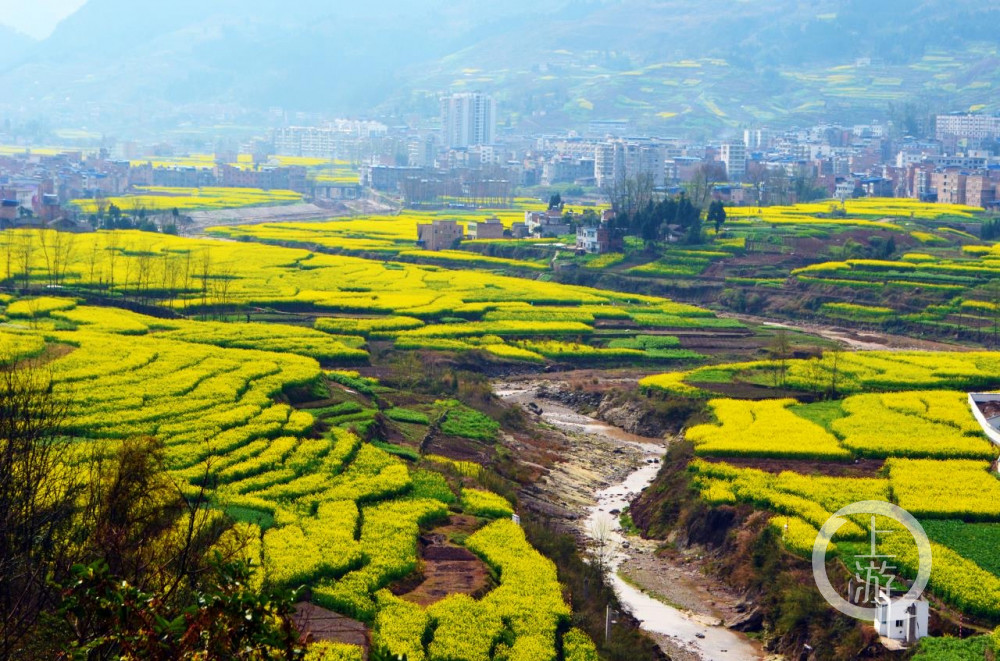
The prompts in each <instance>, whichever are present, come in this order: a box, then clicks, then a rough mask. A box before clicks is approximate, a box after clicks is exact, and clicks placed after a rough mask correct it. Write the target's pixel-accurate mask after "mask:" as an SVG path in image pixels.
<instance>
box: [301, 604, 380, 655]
mask: <svg viewBox="0 0 1000 661" xmlns="http://www.w3.org/2000/svg"><path fill="white" fill-rule="evenodd" d="M292 620H293V621H294V622H295V628H296V629H298V630H299V636H300V638H301V640H303V641H304V642H309V643H311V642H318V641H321V640H328V641H332V642H335V643H347V644H349V645H357V646H358V647H360V648H361V649H363V650H364V658H366V659H367V658H368V651H369V648H370V646H371V642H370V640H369V634H368V627H366V626H365V625H364V623H362V622H358V621H357V620H352V619H351V618H349V617H344V616H343V615H340V614H338V613H334V612H333V611H330V610H327V609H325V608H320V607H319V606H317V605H315V604H311V603H309V602H307V601H303V602H301V603H298V604H295V613H294V614H293V615H292Z"/></svg>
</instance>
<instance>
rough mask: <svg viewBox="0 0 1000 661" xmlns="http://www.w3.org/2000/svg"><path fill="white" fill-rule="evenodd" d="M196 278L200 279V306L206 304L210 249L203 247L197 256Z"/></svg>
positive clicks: (210, 265) (210, 262)
mask: <svg viewBox="0 0 1000 661" xmlns="http://www.w3.org/2000/svg"><path fill="white" fill-rule="evenodd" d="M198 279H199V280H200V281H201V306H202V307H203V308H204V307H207V306H208V291H209V287H208V281H209V280H211V279H212V251H211V250H209V249H208V248H203V249H202V251H201V254H200V255H199V256H198Z"/></svg>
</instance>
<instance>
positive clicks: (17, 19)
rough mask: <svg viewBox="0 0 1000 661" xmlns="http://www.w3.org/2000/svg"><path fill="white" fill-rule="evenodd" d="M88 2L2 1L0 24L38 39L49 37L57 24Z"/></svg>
mask: <svg viewBox="0 0 1000 661" xmlns="http://www.w3.org/2000/svg"><path fill="white" fill-rule="evenodd" d="M85 2H86V0H0V23H4V24H6V25H9V26H10V27H12V28H15V29H17V30H20V31H21V32H24V33H25V34H29V35H31V36H32V37H35V38H37V39H42V38H44V37H47V36H49V33H51V32H52V30H53V28H55V27H56V23H58V22H59V21H61V20H62V19H64V18H66V17H67V16H69V15H70V14H72V13H73V12H74V11H76V10H77V9H78V8H79V7H80V6H81V5H82V4H84V3H85Z"/></svg>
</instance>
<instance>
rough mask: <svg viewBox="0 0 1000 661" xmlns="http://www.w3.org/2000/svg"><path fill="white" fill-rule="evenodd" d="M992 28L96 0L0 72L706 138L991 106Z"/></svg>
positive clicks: (755, 7)
mask: <svg viewBox="0 0 1000 661" xmlns="http://www.w3.org/2000/svg"><path fill="white" fill-rule="evenodd" d="M998 24H1000V6H996V5H994V4H993V3H983V2H980V1H979V0H924V1H922V2H919V1H918V2H914V1H912V0H884V1H883V2H880V3H877V4H873V3H870V2H862V0H811V1H809V2H802V1H798V0H776V1H774V2H770V3H761V2H751V1H749V0H742V1H741V0H735V1H734V0H699V1H698V2H694V1H692V0H683V1H681V0H660V1H653V0H619V1H613V0H606V1H603V2H601V1H586V0H533V1H529V0H507V1H505V2H503V3H479V2H472V1H471V0H465V1H463V2H457V1H455V0H371V1H369V2H364V3H343V2H336V3H330V2H327V1H325V0H295V1H294V2H284V3H282V2H278V1H277V0H256V1H244V2H238V1H237V0H213V1H212V2H209V3H206V2H203V1H201V0H174V1H173V2H171V3H162V2H157V3H142V6H141V8H139V7H138V5H137V4H136V3H133V2H127V1H126V0H90V1H89V2H88V3H87V4H86V5H84V6H83V7H82V8H81V9H80V10H79V11H78V12H77V13H76V14H74V15H73V16H71V17H69V18H68V19H66V20H65V21H63V23H62V24H60V26H59V27H58V28H57V29H56V31H55V32H54V33H53V35H52V36H51V37H50V38H49V39H47V40H46V41H44V42H42V43H41V44H39V45H38V46H37V47H36V48H34V49H33V51H32V53H31V55H30V56H29V57H27V58H25V59H23V60H19V61H18V64H17V65H16V66H12V67H9V68H8V69H7V70H6V71H5V72H4V73H3V74H2V79H3V80H4V81H6V82H7V83H9V84H14V85H15V86H16V88H17V89H20V90H23V92H24V95H25V96H27V97H34V98H36V99H38V100H39V101H40V103H41V104H42V105H49V106H50V107H56V106H58V104H61V103H63V102H64V100H65V99H67V98H69V99H71V102H72V103H76V102H78V101H99V102H102V103H103V104H106V105H108V106H119V105H124V106H127V105H131V104H137V103H145V102H165V103H167V104H189V103H204V102H213V103H214V102H223V103H226V102H229V103H238V104H242V105H245V106H249V107H258V108H267V107H272V106H281V107H284V108H288V109H302V110H328V111H334V112H342V113H349V114H364V113H368V112H370V111H372V110H373V109H378V110H379V111H381V112H384V113H388V114H405V113H408V112H413V111H417V112H425V113H430V112H433V110H434V108H435V105H436V104H435V97H436V95H437V94H438V93H439V92H440V91H442V90H446V89H472V88H477V89H484V90H487V91H491V92H494V93H495V94H496V95H497V96H498V97H499V98H500V99H501V101H502V105H501V108H502V110H503V114H504V115H507V114H509V115H512V119H513V120H514V121H519V122H524V124H525V126H529V127H530V126H532V125H537V126H539V127H555V126H565V125H582V124H583V123H585V122H586V121H587V120H589V119H611V118H628V119H631V120H633V121H634V122H635V124H636V126H638V127H644V128H650V129H655V130H658V131H673V130H680V129H688V130H689V129H699V128H701V129H704V130H706V131H717V130H718V129H720V128H724V127H727V126H728V127H733V128H735V127H738V126H740V125H742V124H746V123H754V122H756V123H765V122H766V123H784V122H793V121H803V120H809V119H812V118H816V117H820V116H833V117H841V118H843V117H856V118H865V117H868V116H869V115H871V116H874V115H872V113H874V112H878V113H880V114H881V113H882V112H884V110H885V108H886V106H887V105H888V104H889V103H892V104H895V105H896V106H897V107H898V106H902V105H905V104H907V103H909V102H912V101H914V100H919V101H921V102H922V103H923V104H924V105H927V106H931V107H940V108H948V109H964V108H968V107H976V108H980V107H981V108H984V109H987V110H998V109H1000V91H998V90H1000V73H998V72H1000V53H998V46H997V40H996V38H995V26H996V25H998ZM3 44H4V41H3V40H2V39H0V66H2V64H3V62H4V60H3V50H2V49H3V48H4V45H3ZM20 48H21V49H22V50H23V48H24V46H23V45H22V46H21V47H20ZM11 61H12V60H10V59H8V60H7V62H8V63H10V62H11ZM868 118H869V119H870V117H868Z"/></svg>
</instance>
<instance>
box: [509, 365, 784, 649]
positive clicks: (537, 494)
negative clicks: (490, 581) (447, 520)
mask: <svg viewBox="0 0 1000 661" xmlns="http://www.w3.org/2000/svg"><path fill="white" fill-rule="evenodd" d="M543 384H544V388H543V390H544V389H548V390H550V391H551V390H552V389H554V388H559V387H561V386H562V387H566V384H559V383H557V382H555V383H554V382H553V381H552V380H548V379H546V380H531V379H529V380H525V381H506V382H500V383H495V384H494V391H495V392H496V394H497V395H498V396H499V397H501V398H502V399H504V400H505V401H507V402H509V403H513V404H518V405H520V406H521V407H523V408H524V410H525V411H526V412H528V413H529V414H532V415H533V416H534V417H535V418H536V419H537V421H538V423H539V424H541V425H545V426H548V427H549V428H551V429H552V430H553V431H554V432H555V433H558V434H561V435H562V436H563V437H564V438H565V440H566V448H567V450H566V452H565V453H564V455H563V457H562V458H563V461H560V462H559V463H557V464H556V465H555V466H553V468H552V469H551V470H550V471H549V472H548V473H547V475H545V476H544V477H543V478H542V479H541V480H539V481H538V482H537V483H536V484H534V485H532V486H531V487H529V488H527V489H525V491H524V492H523V493H522V495H521V500H522V504H523V505H525V506H527V507H529V508H531V509H534V510H535V511H539V512H542V513H544V514H546V515H548V516H551V517H553V518H556V519H561V520H562V521H563V522H564V523H565V524H566V526H567V527H568V528H570V529H572V530H573V531H574V532H575V533H576V534H577V535H578V537H579V538H580V540H581V542H582V543H585V544H588V545H589V546H590V547H592V548H593V547H595V546H598V547H601V548H603V549H605V550H604V552H602V553H600V555H601V557H602V558H603V559H604V561H605V563H606V564H607V566H608V569H609V579H610V580H611V582H612V583H613V584H614V586H615V590H616V592H617V593H618V595H619V599H620V600H621V602H622V604H623V605H624V606H625V607H626V608H627V609H628V610H629V612H630V613H631V614H632V615H633V616H634V617H636V619H638V620H640V622H641V623H642V628H643V629H644V630H646V631H647V632H648V633H649V634H650V635H651V636H652V637H653V638H654V639H655V640H656V641H657V643H658V644H659V645H660V647H661V649H663V651H664V652H665V653H666V654H667V655H669V656H670V657H671V659H673V660H674V661H699V660H702V661H709V660H710V661H719V660H724V659H732V660H734V661H756V660H758V659H763V658H765V655H764V653H763V652H762V651H761V649H760V646H759V645H758V644H757V643H755V642H753V641H751V640H749V639H748V638H747V637H746V636H744V635H742V634H738V633H735V632H733V631H730V630H729V629H726V628H725V626H724V625H723V623H724V621H725V620H727V619H730V618H731V617H732V616H734V615H735V614H736V613H737V610H738V604H739V603H740V601H741V600H740V598H739V596H738V595H736V594H733V593H732V592H731V591H729V590H727V589H726V588H725V587H724V586H723V585H722V584H721V583H720V582H719V581H717V580H716V579H714V578H712V577H711V576H708V575H706V574H705V573H704V572H703V571H702V565H701V563H700V562H699V561H698V558H697V556H696V555H694V554H690V555H685V554H678V553H668V554H657V553H656V552H657V550H658V549H657V547H658V543H656V542H653V541H649V540H642V539H640V538H638V537H635V536H627V537H626V536H625V535H624V534H623V532H622V531H621V528H620V525H619V514H620V512H621V510H622V509H623V508H624V507H625V506H626V505H627V503H629V502H630V501H631V500H632V499H633V498H634V497H635V496H636V495H638V493H640V492H641V490H642V489H644V488H645V487H647V486H648V485H649V484H650V483H651V482H652V481H653V479H654V478H655V477H656V474H657V472H658V471H659V467H660V463H659V462H660V458H662V457H663V456H664V454H665V452H666V447H667V441H665V440H663V439H653V438H644V437H641V436H635V435H633V434H628V433H626V432H624V431H622V430H621V429H618V428H616V427H612V426H610V425H607V424H605V423H603V422H600V421H598V420H595V419H594V418H591V417H589V416H586V415H582V414H580V413H578V412H576V411H574V410H572V409H571V408H569V407H567V406H565V405H563V404H561V403H559V402H557V401H555V400H553V399H550V398H542V397H539V388H540V387H541V386H543Z"/></svg>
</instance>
